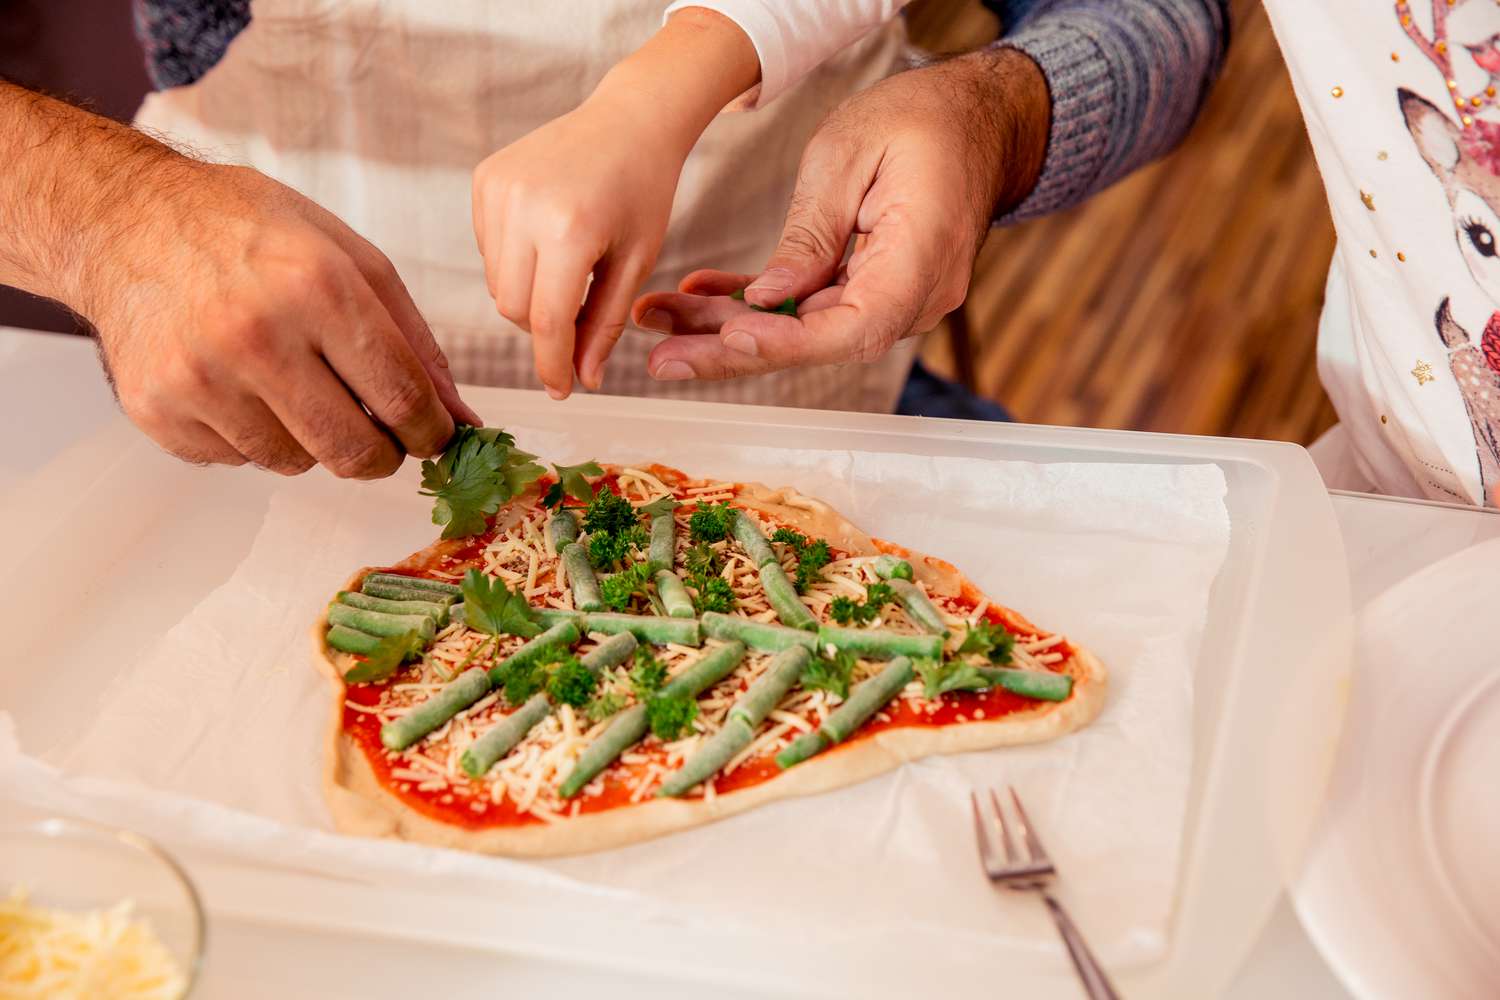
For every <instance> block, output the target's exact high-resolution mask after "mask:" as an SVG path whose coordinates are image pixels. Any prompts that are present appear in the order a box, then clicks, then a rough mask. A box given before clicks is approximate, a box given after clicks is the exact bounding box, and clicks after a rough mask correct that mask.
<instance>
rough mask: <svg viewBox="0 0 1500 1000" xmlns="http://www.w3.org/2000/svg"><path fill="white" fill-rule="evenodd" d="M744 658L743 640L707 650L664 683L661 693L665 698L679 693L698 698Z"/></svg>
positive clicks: (726, 675)
mask: <svg viewBox="0 0 1500 1000" xmlns="http://www.w3.org/2000/svg"><path fill="white" fill-rule="evenodd" d="M744 658H745V644H744V643H743V642H732V641H731V642H726V643H725V644H724V645H722V646H717V647H715V648H713V649H709V650H705V651H704V653H703V655H701V656H699V657H698V658H697V659H696V660H694V661H693V662H692V663H690V664H688V666H687V667H685V668H683V670H682V671H681V672H680V673H678V674H677V676H675V677H673V678H672V679H671V680H669V681H667V683H666V684H664V685H662V689H661V691H660V692H659V694H660V695H661V697H663V698H675V697H677V696H678V695H686V696H687V697H689V698H696V697H698V695H699V694H701V693H702V692H704V691H707V690H708V689H709V688H711V687H713V686H714V685H715V684H717V683H719V682H720V681H721V680H723V679H724V678H726V677H728V676H729V675H730V674H731V673H732V672H733V671H734V668H735V667H737V666H739V663H740V661H741V660H743V659H744Z"/></svg>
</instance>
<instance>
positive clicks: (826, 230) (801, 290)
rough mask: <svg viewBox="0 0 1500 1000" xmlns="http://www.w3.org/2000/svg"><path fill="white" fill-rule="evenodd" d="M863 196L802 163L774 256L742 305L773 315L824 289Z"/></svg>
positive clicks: (836, 178)
mask: <svg viewBox="0 0 1500 1000" xmlns="http://www.w3.org/2000/svg"><path fill="white" fill-rule="evenodd" d="M863 194H864V192H863V191H862V190H853V189H852V186H851V185H850V184H849V179H848V178H847V177H846V176H845V177H840V176H838V175H836V174H832V173H831V172H829V171H822V170H816V171H814V170H809V169H807V164H805V163H804V165H803V169H802V171H801V173H800V175H799V176H798V178H797V189H796V190H795V191H794V192H793V193H792V204H791V208H790V209H788V210H787V215H786V227H785V228H784V229H783V230H782V231H781V242H779V243H778V244H777V245H776V252H775V253H773V254H771V259H770V260H768V261H766V266H765V269H764V270H763V271H761V273H760V275H759V277H757V278H756V279H755V280H754V281H752V282H751V283H750V285H749V286H748V287H747V288H746V289H745V301H746V302H748V303H750V304H751V305H754V306H760V307H761V308H762V309H774V308H776V307H777V306H779V305H781V304H782V303H783V302H785V301H786V300H787V299H788V298H794V299H796V300H797V301H799V302H800V301H802V300H803V299H805V298H807V296H809V295H811V294H812V293H813V292H816V291H818V290H820V289H823V288H827V287H828V285H829V283H830V282H831V281H833V276H834V275H835V274H837V273H838V269H839V263H840V262H841V261H842V260H843V259H844V248H845V247H847V246H848V244H849V237H850V235H851V234H852V233H853V232H854V225H855V220H856V219H857V217H858V214H859V204H860V199H861V197H862V196H863Z"/></svg>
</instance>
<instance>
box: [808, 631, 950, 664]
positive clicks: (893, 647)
mask: <svg viewBox="0 0 1500 1000" xmlns="http://www.w3.org/2000/svg"><path fill="white" fill-rule="evenodd" d="M818 645H820V646H835V647H837V648H838V649H847V650H849V651H850V652H852V653H854V654H855V655H857V656H862V657H865V658H867V659H871V660H889V659H890V658H891V657H893V656H919V657H926V658H928V659H933V660H935V659H937V658H939V657H940V656H942V655H943V637H942V636H940V635H902V634H900V633H898V632H887V631H884V630H883V629H874V628H839V627H838V626H836V625H822V626H820V627H819V628H818Z"/></svg>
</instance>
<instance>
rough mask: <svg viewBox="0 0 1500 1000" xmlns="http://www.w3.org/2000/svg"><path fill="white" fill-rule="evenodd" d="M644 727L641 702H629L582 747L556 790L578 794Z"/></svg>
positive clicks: (569, 795) (637, 739) (568, 795)
mask: <svg viewBox="0 0 1500 1000" xmlns="http://www.w3.org/2000/svg"><path fill="white" fill-rule="evenodd" d="M646 728H647V722H646V706H645V704H644V703H642V704H637V705H631V706H630V707H629V708H627V709H625V710H624V711H623V712H619V713H617V714H616V715H615V717H614V718H613V719H611V720H610V722H609V726H608V727H607V728H606V729H605V730H604V732H602V733H600V734H599V737H598V738H597V739H595V740H594V742H592V743H590V744H589V745H588V746H586V747H584V748H583V753H581V754H579V755H578V760H577V761H576V762H575V763H574V764H573V770H571V771H569V772H568V776H567V777H566V778H564V779H563V782H562V784H561V785H559V786H558V787H557V793H558V794H559V795H561V796H562V797H563V798H565V799H570V798H572V797H573V796H575V795H577V794H578V793H579V792H580V791H582V790H583V786H584V785H587V784H588V783H589V782H590V781H593V780H594V776H595V775H596V774H598V773H599V772H600V771H602V770H604V769H605V768H606V767H608V766H609V765H610V763H611V762H612V761H613V760H614V759H615V758H616V757H618V756H620V754H622V753H624V752H625V751H626V749H628V748H629V747H632V746H634V745H635V744H637V743H639V742H640V741H641V739H642V738H643V737H644V736H645V735H646Z"/></svg>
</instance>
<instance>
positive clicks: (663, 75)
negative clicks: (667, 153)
mask: <svg viewBox="0 0 1500 1000" xmlns="http://www.w3.org/2000/svg"><path fill="white" fill-rule="evenodd" d="M759 80H760V60H759V58H758V57H757V56H756V54H755V47H754V46H753V45H752V44H751V42H750V39H749V37H748V36H747V35H746V34H745V33H744V32H743V31H742V30H740V28H739V26H738V25H736V24H735V23H734V22H733V21H731V20H729V19H728V18H727V17H724V16H723V15H722V14H719V13H716V12H714V11H710V10H704V9H702V8H688V9H686V10H681V11H678V12H677V13H675V14H673V15H672V16H671V17H670V18H668V19H667V23H666V24H664V25H663V26H662V28H661V30H660V31H658V32H657V33H656V34H655V35H653V36H652V37H651V38H650V40H648V41H647V42H646V44H644V45H642V46H641V47H640V48H639V49H637V50H636V51H635V52H634V53H632V54H631V55H630V56H628V57H626V58H625V59H623V60H621V61H620V63H619V64H618V65H616V66H615V67H614V68H613V69H611V70H610V71H609V73H607V74H606V75H605V77H604V79H603V81H601V82H600V84H599V87H598V89H597V90H596V91H595V92H594V94H593V96H592V97H590V100H593V101H606V102H612V103H617V104H620V105H622V106H629V107H632V108H645V109H649V111H650V116H651V119H652V122H653V123H654V125H655V127H656V128H657V131H658V136H659V137H660V138H661V139H662V140H663V141H667V142H671V143H673V144H675V145H676V146H678V147H680V151H681V152H682V155H683V156H686V155H687V153H688V151H689V150H690V149H691V148H692V146H693V144H694V143H695V142H697V140H698V137H699V136H700V135H702V134H703V130H704V129H705V128H707V127H708V124H709V123H710V122H711V121H713V119H714V117H715V116H716V115H717V114H718V113H719V112H720V111H721V110H723V108H724V106H725V105H727V104H728V103H729V102H730V101H733V100H734V99H735V98H736V97H738V96H740V95H741V94H743V93H744V92H745V91H747V90H749V89H750V88H751V87H753V86H755V84H756V83H758V82H759Z"/></svg>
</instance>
